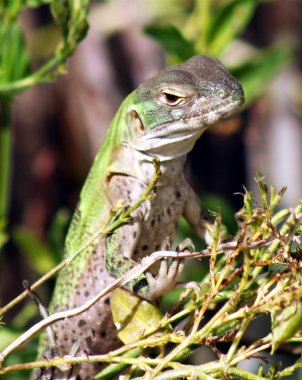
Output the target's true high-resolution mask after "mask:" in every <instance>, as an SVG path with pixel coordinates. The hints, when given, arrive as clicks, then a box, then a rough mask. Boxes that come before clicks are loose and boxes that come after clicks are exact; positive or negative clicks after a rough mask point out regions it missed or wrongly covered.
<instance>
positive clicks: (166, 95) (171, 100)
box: [159, 90, 184, 106]
mask: <svg viewBox="0 0 302 380" xmlns="http://www.w3.org/2000/svg"><path fill="white" fill-rule="evenodd" d="M183 99H184V97H183V96H181V95H180V94H176V93H175V92H172V91H170V90H169V91H168V90H164V91H162V92H161V93H160V96H159V100H160V102H161V103H163V104H165V105H168V106H177V105H178V104H180V103H181V102H182V101H183Z"/></svg>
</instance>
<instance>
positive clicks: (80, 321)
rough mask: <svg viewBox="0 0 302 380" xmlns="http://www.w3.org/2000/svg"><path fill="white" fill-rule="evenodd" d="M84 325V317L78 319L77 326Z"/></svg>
mask: <svg viewBox="0 0 302 380" xmlns="http://www.w3.org/2000/svg"><path fill="white" fill-rule="evenodd" d="M85 325H86V321H84V319H80V320H79V323H78V326H79V327H82V326H85Z"/></svg>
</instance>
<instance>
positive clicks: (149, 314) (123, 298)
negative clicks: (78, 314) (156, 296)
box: [110, 289, 163, 344]
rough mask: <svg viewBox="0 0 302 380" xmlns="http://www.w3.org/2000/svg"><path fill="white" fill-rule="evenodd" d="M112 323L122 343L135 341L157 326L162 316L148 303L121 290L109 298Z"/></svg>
mask: <svg viewBox="0 0 302 380" xmlns="http://www.w3.org/2000/svg"><path fill="white" fill-rule="evenodd" d="M110 304H111V311H112V316H113V321H114V323H115V325H116V327H117V330H118V336H119V338H120V339H121V341H122V342H124V343H126V344H127V343H131V342H135V341H137V339H138V337H139V336H140V335H141V334H143V332H144V331H146V330H147V329H150V328H152V327H155V326H157V324H158V323H159V321H161V320H162V318H163V315H162V313H161V312H160V310H159V309H158V308H157V307H156V306H155V305H153V304H151V303H150V302H147V301H145V300H142V299H141V298H139V297H137V296H135V295H134V294H132V293H129V292H127V291H126V290H123V289H115V290H114V291H113V292H112V295H111V298H110Z"/></svg>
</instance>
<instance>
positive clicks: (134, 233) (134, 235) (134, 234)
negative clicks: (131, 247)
mask: <svg viewBox="0 0 302 380" xmlns="http://www.w3.org/2000/svg"><path fill="white" fill-rule="evenodd" d="M136 236H137V231H134V232H133V239H135V238H136Z"/></svg>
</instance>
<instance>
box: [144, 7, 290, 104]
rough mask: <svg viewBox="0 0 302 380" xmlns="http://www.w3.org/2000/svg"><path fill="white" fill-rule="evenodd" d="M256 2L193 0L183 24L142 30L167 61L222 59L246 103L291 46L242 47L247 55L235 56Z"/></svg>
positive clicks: (271, 75)
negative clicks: (202, 57)
mask: <svg viewBox="0 0 302 380" xmlns="http://www.w3.org/2000/svg"><path fill="white" fill-rule="evenodd" d="M259 3H260V0H245V1H240V0H226V1H217V0H204V1H195V2H194V8H193V11H192V12H191V13H190V15H188V16H187V17H186V19H185V22H184V25H183V23H182V24H181V25H178V24H177V23H175V24H166V23H157V24H154V25H150V26H148V27H146V28H145V31H146V33H147V34H148V35H149V36H151V37H153V38H154V39H156V40H157V41H158V42H159V43H160V44H161V45H162V46H163V48H164V49H165V51H166V53H167V56H168V59H169V62H170V63H178V62H182V61H184V60H186V59H188V58H190V57H191V56H192V55H194V54H206V55H211V56H214V57H217V58H219V59H221V60H222V61H223V62H224V61H225V62H224V63H225V64H226V66H228V68H229V69H230V71H231V72H232V73H233V74H234V75H235V76H236V77H237V78H238V79H239V81H240V82H241V84H242V86H243V89H244V92H245V98H246V102H245V106H248V105H250V103H251V102H252V101H253V100H254V99H255V98H256V97H257V96H259V95H260V94H261V92H262V91H263V90H264V89H265V86H266V84H267V83H268V81H269V80H271V79H272V78H273V77H274V75H275V74H276V73H277V72H278V71H279V70H280V68H281V67H282V66H283V65H284V63H285V62H286V61H287V60H288V58H289V56H290V49H289V48H287V47H285V46H277V47H274V46H271V47H269V48H263V49H258V50H257V49H255V48H253V49H252V48H251V47H249V49H248V48H247V46H245V50H246V51H248V54H246V55H245V56H243V57H241V56H240V55H239V56H237V57H236V55H238V49H236V48H234V49H232V46H233V45H234V43H235V42H236V41H237V39H238V37H239V36H240V35H241V33H242V32H243V31H244V29H245V28H246V27H247V25H248V23H249V21H250V20H251V17H252V16H253V14H254V12H255V10H256V7H257V6H258V4H259ZM236 50H237V52H236ZM229 55H232V59H231V60H230V59H228V58H227V57H228V56H229ZM233 56H235V57H233ZM228 61H230V62H232V63H230V64H228Z"/></svg>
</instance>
